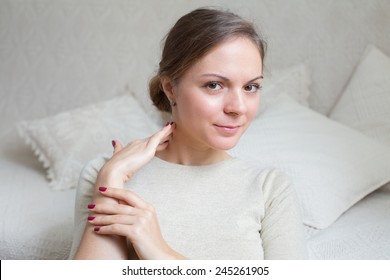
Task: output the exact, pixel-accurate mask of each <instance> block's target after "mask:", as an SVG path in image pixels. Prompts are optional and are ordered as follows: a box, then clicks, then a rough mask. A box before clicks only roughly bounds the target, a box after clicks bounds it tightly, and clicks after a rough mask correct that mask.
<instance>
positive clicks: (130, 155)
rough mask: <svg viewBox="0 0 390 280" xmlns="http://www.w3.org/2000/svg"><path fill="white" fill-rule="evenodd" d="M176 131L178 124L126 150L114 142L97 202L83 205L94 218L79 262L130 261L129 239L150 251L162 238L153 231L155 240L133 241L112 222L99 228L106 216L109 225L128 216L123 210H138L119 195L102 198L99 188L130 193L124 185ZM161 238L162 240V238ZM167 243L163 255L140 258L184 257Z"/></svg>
mask: <svg viewBox="0 0 390 280" xmlns="http://www.w3.org/2000/svg"><path fill="white" fill-rule="evenodd" d="M173 129H174V124H168V125H167V126H166V127H164V128H163V129H161V130H160V131H158V132H157V133H155V134H154V135H152V136H151V137H150V138H148V139H145V140H137V141H134V142H131V143H129V144H128V145H127V146H126V147H122V145H121V144H120V143H119V142H115V143H114V144H115V145H114V147H115V151H114V154H113V156H112V157H111V158H110V159H109V160H108V161H107V162H106V163H105V164H104V166H103V167H102V168H101V169H100V171H99V174H98V176H97V179H96V183H95V187H94V191H93V200H92V201H91V202H90V204H89V205H85V206H82V207H88V208H89V211H90V212H91V215H90V218H89V223H88V224H87V225H86V227H85V230H84V233H83V236H82V238H81V241H80V245H79V247H78V250H77V253H76V255H75V258H76V259H126V258H127V257H128V253H127V245H126V243H127V242H126V237H127V239H128V240H129V241H130V242H131V243H132V245H133V247H137V248H148V246H150V245H149V243H150V242H149V241H150V240H153V238H154V237H156V236H158V234H160V236H161V233H159V232H158V233H156V232H153V233H150V234H149V237H151V239H149V241H148V239H147V238H144V239H142V240H138V239H136V238H132V237H131V235H130V234H128V233H126V234H124V233H123V232H118V231H116V230H112V229H118V228H123V227H121V226H120V225H121V223H115V222H114V223H111V226H108V225H106V226H104V225H103V226H101V225H100V226H98V227H97V225H99V220H102V219H103V218H102V217H105V219H106V222H107V219H111V220H112V219H117V216H118V215H123V214H124V213H122V212H120V211H119V212H116V210H118V209H121V210H123V208H126V207H127V209H131V208H134V205H132V203H133V202H132V201H130V202H129V200H127V201H126V200H123V201H122V200H121V199H120V198H117V197H115V196H111V197H110V196H109V195H102V192H101V191H99V188H100V187H106V188H107V187H110V188H108V189H110V190H116V191H117V192H119V193H126V191H125V190H123V184H124V183H125V182H126V181H128V180H129V179H130V178H131V177H132V175H133V174H134V173H136V172H137V171H138V170H139V169H141V168H142V167H143V166H144V165H145V164H147V163H148V162H149V161H150V160H151V159H152V158H153V157H154V155H155V153H156V151H161V150H163V149H165V148H166V147H167V146H168V139H169V137H170V135H171V133H172V132H173ZM107 193H112V192H107ZM102 209H103V210H102ZM107 209H111V210H110V211H111V212H110V211H109V212H107ZM112 209H114V210H112ZM92 217H94V218H92ZM107 217H108V218H107ZM115 217H116V218H115ZM92 219H93V220H92ZM150 221H153V219H152V220H150ZM150 221H149V222H150ZM155 223H156V224H157V219H155ZM96 228H99V231H97V230H96ZM153 228H154V229H156V228H158V227H155V226H154V227H153ZM108 229H111V231H110V232H109V231H108ZM127 230H129V228H127ZM152 235H154V237H152ZM159 238H160V237H159ZM160 239H162V237H161V238H160ZM164 242H165V241H164ZM164 242H163V243H162V242H160V243H159V244H160V245H161V246H162V247H161V248H158V250H160V253H159V254H157V251H156V250H155V251H154V253H156V255H154V254H151V255H150V254H142V255H141V256H139V257H140V258H160V256H161V252H168V255H169V256H168V255H165V257H166V258H168V257H169V258H176V257H179V258H181V255H179V254H177V253H176V252H174V251H173V250H168V251H167V246H165V245H164ZM168 247H169V246H168ZM139 251H140V250H139ZM171 254H172V255H171ZM165 257H164V258H165Z"/></svg>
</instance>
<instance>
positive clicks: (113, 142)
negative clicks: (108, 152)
mask: <svg viewBox="0 0 390 280" xmlns="http://www.w3.org/2000/svg"><path fill="white" fill-rule="evenodd" d="M111 144H112V146H113V147H114V148H115V140H112V141H111Z"/></svg>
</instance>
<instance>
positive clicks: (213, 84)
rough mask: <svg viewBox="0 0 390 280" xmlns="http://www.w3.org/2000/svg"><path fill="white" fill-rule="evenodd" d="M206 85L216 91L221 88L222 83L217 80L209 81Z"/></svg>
mask: <svg viewBox="0 0 390 280" xmlns="http://www.w3.org/2000/svg"><path fill="white" fill-rule="evenodd" d="M206 87H207V88H208V89H210V90H212V91H217V90H220V89H222V85H221V84H220V83H218V82H209V83H207V84H206Z"/></svg>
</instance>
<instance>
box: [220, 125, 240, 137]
mask: <svg viewBox="0 0 390 280" xmlns="http://www.w3.org/2000/svg"><path fill="white" fill-rule="evenodd" d="M214 126H215V127H216V129H217V130H218V131H219V132H220V133H222V134H223V135H234V134H236V133H237V131H238V130H239V129H240V125H218V124H215V125H214Z"/></svg>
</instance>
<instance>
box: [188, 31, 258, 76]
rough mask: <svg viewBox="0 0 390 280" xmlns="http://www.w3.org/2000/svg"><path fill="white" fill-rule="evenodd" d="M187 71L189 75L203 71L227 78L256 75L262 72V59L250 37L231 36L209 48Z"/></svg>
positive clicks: (202, 72) (199, 73)
mask: <svg viewBox="0 0 390 280" xmlns="http://www.w3.org/2000/svg"><path fill="white" fill-rule="evenodd" d="M187 72H188V74H190V75H191V76H194V75H195V76H197V75H201V74H204V72H210V73H218V74H221V75H224V76H226V77H229V78H230V76H232V77H237V76H238V77H246V76H250V77H252V76H258V75H261V74H262V59H261V55H260V51H259V49H258V47H257V46H256V45H255V44H254V43H253V42H252V41H251V40H250V39H248V38H244V37H238V38H232V39H230V40H227V41H225V42H223V43H221V44H219V45H217V46H216V47H214V48H213V49H211V50H210V51H209V52H208V53H207V54H206V55H204V56H203V57H202V58H201V59H199V60H198V61H197V62H196V63H195V64H194V65H193V66H192V67H190V68H189V69H188V71H187Z"/></svg>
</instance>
